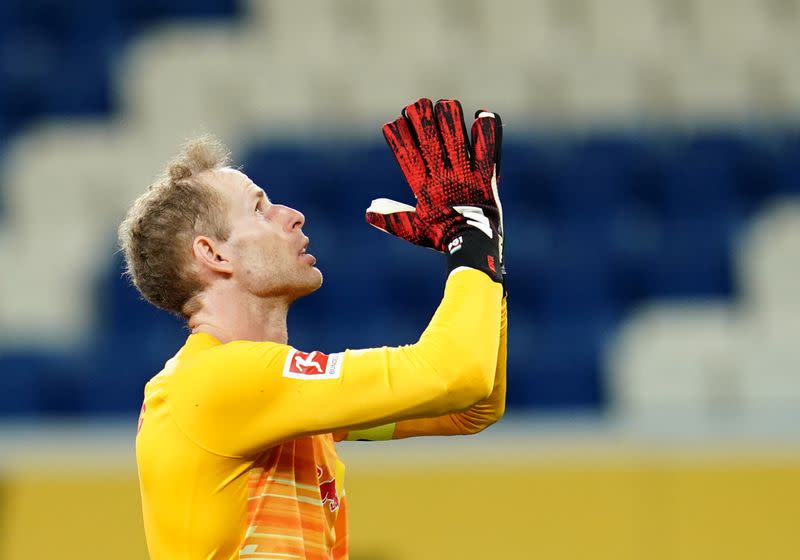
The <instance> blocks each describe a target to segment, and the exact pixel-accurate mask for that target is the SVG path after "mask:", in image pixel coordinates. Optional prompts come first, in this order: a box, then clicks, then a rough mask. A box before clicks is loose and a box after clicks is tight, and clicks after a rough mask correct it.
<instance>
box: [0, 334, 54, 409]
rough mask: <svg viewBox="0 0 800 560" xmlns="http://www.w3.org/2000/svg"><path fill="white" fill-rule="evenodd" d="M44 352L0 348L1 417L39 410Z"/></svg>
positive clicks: (44, 359)
mask: <svg viewBox="0 0 800 560" xmlns="http://www.w3.org/2000/svg"><path fill="white" fill-rule="evenodd" d="M46 361H47V358H46V356H45V355H44V354H43V353H41V352H37V351H26V350H23V349H20V350H4V351H2V352H0V417H2V416H20V415H26V416H30V415H34V414H36V413H38V412H39V411H40V408H41V404H42V402H41V397H40V394H39V387H40V381H41V373H42V371H43V369H44V364H45V362H46Z"/></svg>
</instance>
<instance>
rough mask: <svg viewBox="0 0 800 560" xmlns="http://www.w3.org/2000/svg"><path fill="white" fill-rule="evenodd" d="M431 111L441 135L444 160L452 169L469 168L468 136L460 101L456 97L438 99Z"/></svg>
mask: <svg viewBox="0 0 800 560" xmlns="http://www.w3.org/2000/svg"><path fill="white" fill-rule="evenodd" d="M433 111H434V113H435V115H436V124H437V126H438V127H439V133H440V134H441V136H442V146H443V151H444V156H445V160H446V161H449V162H450V165H451V166H452V167H453V168H454V169H469V160H470V153H469V137H468V136H467V127H466V125H465V124H464V112H463V111H462V110H461V103H460V102H459V101H458V100H456V99H440V100H439V101H437V102H436V106H435V107H434V108H433Z"/></svg>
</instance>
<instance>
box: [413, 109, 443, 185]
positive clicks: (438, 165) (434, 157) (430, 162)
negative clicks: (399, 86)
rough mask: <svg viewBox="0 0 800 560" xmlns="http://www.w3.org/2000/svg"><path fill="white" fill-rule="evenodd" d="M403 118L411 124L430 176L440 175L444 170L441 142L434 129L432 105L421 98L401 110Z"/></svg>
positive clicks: (434, 120) (434, 119)
mask: <svg viewBox="0 0 800 560" xmlns="http://www.w3.org/2000/svg"><path fill="white" fill-rule="evenodd" d="M403 116H404V117H405V118H406V119H408V122H409V123H410V124H411V129H412V131H413V133H414V135H415V136H416V139H417V144H418V145H419V149H420V152H422V158H423V159H424V160H425V165H426V166H427V168H428V171H429V172H430V173H431V174H438V173H441V172H442V171H443V170H444V160H443V159H442V141H441V138H440V136H439V130H438V129H437V127H436V117H435V116H434V114H433V103H431V100H430V99H425V98H422V99H420V100H419V101H417V102H416V103H413V104H412V105H408V106H406V108H405V109H403Z"/></svg>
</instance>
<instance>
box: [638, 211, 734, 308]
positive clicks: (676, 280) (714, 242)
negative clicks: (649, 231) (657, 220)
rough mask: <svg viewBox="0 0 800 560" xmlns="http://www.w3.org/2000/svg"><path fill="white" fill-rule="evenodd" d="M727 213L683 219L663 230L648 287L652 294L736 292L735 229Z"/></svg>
mask: <svg viewBox="0 0 800 560" xmlns="http://www.w3.org/2000/svg"><path fill="white" fill-rule="evenodd" d="M732 229H733V227H732V226H731V224H730V223H726V219H725V217H722V218H719V217H717V218H710V219H708V220H706V219H703V218H695V219H679V220H674V221H670V222H667V223H665V224H664V225H663V228H662V230H661V235H660V240H659V242H658V246H657V252H656V253H655V254H654V255H652V256H651V261H650V266H649V271H648V273H647V279H646V280H645V282H646V290H647V295H648V296H649V297H651V298H665V297H666V298H674V297H723V296H730V295H732V290H733V287H732V277H731V276H732V267H731V259H732V256H731V235H732V234H731V231H732Z"/></svg>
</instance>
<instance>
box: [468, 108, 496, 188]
mask: <svg viewBox="0 0 800 560" xmlns="http://www.w3.org/2000/svg"><path fill="white" fill-rule="evenodd" d="M502 139H503V123H502V122H501V121H500V115H498V114H497V113H492V112H491V111H478V112H477V113H476V114H475V122H473V123H472V152H473V155H474V158H473V166H474V168H475V169H476V170H477V171H479V172H480V174H481V178H482V179H483V184H484V185H487V186H488V185H489V184H490V182H491V180H492V176H495V178H496V179H497V180H499V179H500V148H501V144H502Z"/></svg>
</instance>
